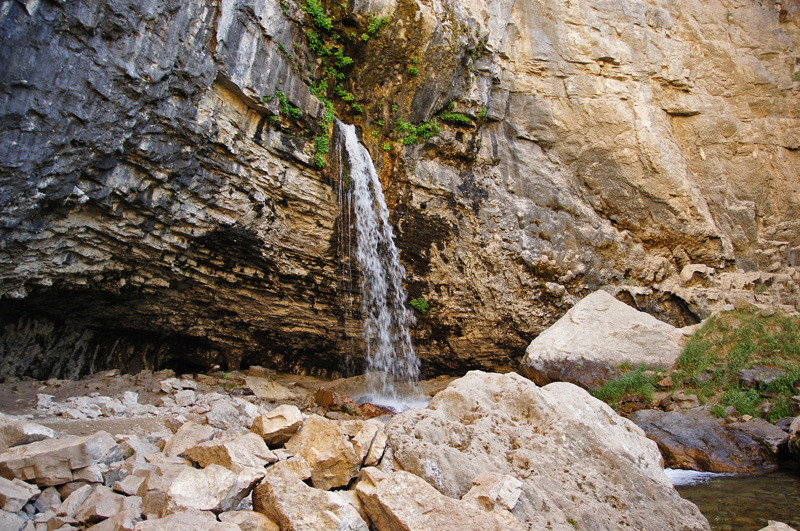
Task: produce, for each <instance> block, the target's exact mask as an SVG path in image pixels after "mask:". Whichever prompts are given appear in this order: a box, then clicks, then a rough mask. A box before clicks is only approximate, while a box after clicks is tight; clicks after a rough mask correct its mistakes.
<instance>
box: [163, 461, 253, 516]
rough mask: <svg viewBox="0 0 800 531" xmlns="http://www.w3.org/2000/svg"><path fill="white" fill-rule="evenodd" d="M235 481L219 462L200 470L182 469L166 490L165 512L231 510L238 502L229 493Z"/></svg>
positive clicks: (234, 476) (234, 475)
mask: <svg viewBox="0 0 800 531" xmlns="http://www.w3.org/2000/svg"><path fill="white" fill-rule="evenodd" d="M236 481H237V477H236V474H234V473H233V472H231V471H230V470H228V469H227V468H225V467H221V466H219V465H209V466H207V467H206V468H203V469H196V468H186V470H184V471H183V472H181V473H180V474H179V475H178V476H177V477H176V478H175V479H174V480H173V481H172V484H171V485H170V486H169V489H168V490H167V512H168V513H173V512H178V511H182V510H187V509H197V510H200V511H217V512H218V511H225V510H230V509H233V508H234V507H236V505H238V503H239V501H241V499H239V500H235V499H232V498H231V496H230V493H231V490H232V489H233V487H234V486H235V485H236ZM243 497H244V496H242V498H243Z"/></svg>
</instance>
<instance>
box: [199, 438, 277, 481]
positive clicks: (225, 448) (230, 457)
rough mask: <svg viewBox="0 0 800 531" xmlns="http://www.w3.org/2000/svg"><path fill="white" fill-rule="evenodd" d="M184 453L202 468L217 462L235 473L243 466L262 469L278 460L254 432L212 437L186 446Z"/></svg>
mask: <svg viewBox="0 0 800 531" xmlns="http://www.w3.org/2000/svg"><path fill="white" fill-rule="evenodd" d="M185 453H186V456H187V457H188V458H189V459H191V460H192V461H195V462H196V463H198V464H199V465H200V466H201V467H203V468H205V467H207V466H208V465H210V464H217V465H220V466H224V467H225V468H227V469H228V470H231V471H232V472H236V473H239V472H241V471H242V470H243V469H245V468H262V469H263V468H264V467H265V466H266V465H267V464H269V463H274V462H276V461H277V460H278V458H277V457H276V456H275V454H273V453H272V452H271V451H270V450H269V448H267V445H266V444H265V443H264V440H263V439H262V438H261V437H260V436H258V435H257V434H255V433H247V434H246V435H242V436H235V437H227V438H224V439H213V440H211V441H206V442H203V443H200V444H198V445H197V446H193V447H192V448H188V449H187V450H186V452H185Z"/></svg>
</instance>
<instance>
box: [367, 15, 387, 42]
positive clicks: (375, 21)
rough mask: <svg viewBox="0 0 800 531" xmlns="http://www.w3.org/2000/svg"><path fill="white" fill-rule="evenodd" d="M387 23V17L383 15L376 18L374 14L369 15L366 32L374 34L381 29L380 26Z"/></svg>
mask: <svg viewBox="0 0 800 531" xmlns="http://www.w3.org/2000/svg"><path fill="white" fill-rule="evenodd" d="M388 23H389V19H388V18H384V17H380V18H377V17H375V16H374V15H370V16H369V25H368V26H367V33H369V34H370V35H375V34H376V33H378V31H379V30H380V29H381V26H383V25H384V24H388ZM362 38H363V37H362Z"/></svg>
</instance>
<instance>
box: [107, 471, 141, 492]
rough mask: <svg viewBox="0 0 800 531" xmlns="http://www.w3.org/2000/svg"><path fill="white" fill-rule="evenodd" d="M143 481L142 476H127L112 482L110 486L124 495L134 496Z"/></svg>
mask: <svg viewBox="0 0 800 531" xmlns="http://www.w3.org/2000/svg"><path fill="white" fill-rule="evenodd" d="M143 481H144V478H143V477H139V476H128V477H126V478H125V479H123V480H121V481H117V482H116V483H114V486H113V487H112V488H113V490H114V491H115V492H119V493H122V494H125V495H126V496H135V495H136V493H137V492H138V491H139V487H141V486H142V482H143Z"/></svg>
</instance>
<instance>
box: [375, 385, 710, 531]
mask: <svg viewBox="0 0 800 531" xmlns="http://www.w3.org/2000/svg"><path fill="white" fill-rule="evenodd" d="M386 433H387V436H388V442H387V452H386V455H385V456H384V458H383V461H382V463H381V468H382V469H383V470H385V471H386V472H393V471H399V470H403V471H407V472H410V473H412V474H415V475H417V476H419V477H421V478H422V479H424V480H425V481H427V482H428V483H430V484H431V485H432V486H433V487H435V488H436V489H437V490H438V491H439V492H441V493H442V494H444V495H446V496H450V497H451V498H461V497H462V496H464V495H465V494H467V492H469V491H470V489H471V488H472V487H473V481H474V480H475V479H476V478H478V476H480V475H481V474H484V473H494V474H500V475H503V476H506V475H507V476H512V477H514V478H516V479H518V480H519V481H521V482H522V485H521V491H522V492H521V494H520V496H519V499H518V501H517V502H516V504H515V506H514V508H513V511H512V514H513V515H514V516H515V517H516V518H517V519H518V520H519V521H521V522H522V523H523V524H524V525H525V526H527V527H528V528H531V529H544V528H547V527H548V526H552V528H553V529H562V530H571V529H573V524H574V525H576V526H578V528H579V529H580V528H586V529H637V530H638V529H663V530H668V529H675V530H678V529H679V530H682V531H685V530H708V529H709V526H708V522H707V521H706V520H705V518H704V517H703V516H702V515H701V514H700V511H699V510H698V509H697V507H696V506H695V505H694V504H692V503H690V502H688V501H686V500H684V499H682V498H681V497H680V495H678V493H677V492H676V491H675V489H674V488H673V486H672V483H671V482H670V480H669V479H668V478H667V476H666V475H665V474H664V471H663V467H662V460H661V455H660V453H659V451H658V448H657V446H656V445H655V444H654V443H653V442H652V441H650V440H648V439H647V438H646V437H645V435H644V433H643V432H642V430H641V429H639V428H638V427H637V426H636V425H635V424H633V423H632V422H630V421H628V420H626V419H624V418H622V417H620V416H618V415H617V414H616V413H614V411H613V410H612V409H611V408H610V407H608V406H607V405H606V404H604V403H602V402H600V401H599V400H596V399H594V398H593V397H591V396H590V395H589V394H588V393H587V392H586V391H584V390H582V389H580V388H579V387H577V386H575V385H572V384H568V383H554V384H550V385H548V386H546V387H543V388H540V387H538V386H536V385H535V384H534V383H533V382H531V381H529V380H527V379H525V378H523V377H521V376H519V375H517V374H514V373H510V374H487V373H483V372H479V371H472V372H469V373H467V375H466V376H465V377H463V378H461V379H459V380H456V381H454V382H453V383H451V384H450V386H449V387H448V388H447V389H445V390H444V391H442V392H440V393H439V394H437V395H436V396H435V397H434V398H433V400H432V401H431V403H430V405H429V406H428V409H424V410H421V409H412V410H409V411H406V412H405V413H402V414H400V415H397V416H395V417H394V418H393V419H392V420H391V421H390V422H389V424H388V425H387V427H386ZM484 498H485V497H484Z"/></svg>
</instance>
